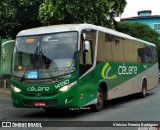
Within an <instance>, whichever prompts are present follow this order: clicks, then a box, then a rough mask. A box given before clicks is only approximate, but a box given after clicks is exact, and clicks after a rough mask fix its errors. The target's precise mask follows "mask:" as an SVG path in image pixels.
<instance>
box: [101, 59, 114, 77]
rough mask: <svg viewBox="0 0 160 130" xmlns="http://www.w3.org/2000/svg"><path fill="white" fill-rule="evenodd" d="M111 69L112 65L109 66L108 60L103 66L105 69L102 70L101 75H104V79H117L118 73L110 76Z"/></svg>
mask: <svg viewBox="0 0 160 130" xmlns="http://www.w3.org/2000/svg"><path fill="white" fill-rule="evenodd" d="M110 70H111V66H109V63H108V62H107V63H106V64H105V65H104V67H103V69H102V71H101V75H102V77H103V78H104V79H115V78H117V75H116V74H114V75H112V76H108V74H109V72H110Z"/></svg>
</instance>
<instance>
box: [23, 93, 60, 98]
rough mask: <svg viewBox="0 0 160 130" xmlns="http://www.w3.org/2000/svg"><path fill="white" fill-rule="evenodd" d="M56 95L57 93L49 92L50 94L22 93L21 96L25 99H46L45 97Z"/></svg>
mask: <svg viewBox="0 0 160 130" xmlns="http://www.w3.org/2000/svg"><path fill="white" fill-rule="evenodd" d="M57 93H58V92H50V93H26V92H22V94H23V95H25V96H27V97H47V96H54V95H56V94H57Z"/></svg>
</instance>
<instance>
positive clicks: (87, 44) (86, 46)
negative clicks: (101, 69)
mask: <svg viewBox="0 0 160 130" xmlns="http://www.w3.org/2000/svg"><path fill="white" fill-rule="evenodd" d="M90 50H91V42H90V41H88V40H85V41H84V42H83V52H89V51H90Z"/></svg>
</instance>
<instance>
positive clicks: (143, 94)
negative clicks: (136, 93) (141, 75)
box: [140, 80, 147, 98]
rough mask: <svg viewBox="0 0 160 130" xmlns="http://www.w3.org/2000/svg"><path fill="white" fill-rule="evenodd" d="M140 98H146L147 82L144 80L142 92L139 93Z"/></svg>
mask: <svg viewBox="0 0 160 130" xmlns="http://www.w3.org/2000/svg"><path fill="white" fill-rule="evenodd" d="M140 96H141V97H142V98H145V97H146V96H147V82H146V81H145V80H143V83H142V92H141V93H140Z"/></svg>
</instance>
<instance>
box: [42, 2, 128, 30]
mask: <svg viewBox="0 0 160 130" xmlns="http://www.w3.org/2000/svg"><path fill="white" fill-rule="evenodd" d="M125 6H126V0H121V2H120V0H116V1H115V0H94V1H93V0H90V1H88V0H66V1H64V0H56V1H53V0H44V2H43V3H42V4H41V6H40V8H39V20H40V22H42V23H43V24H44V25H50V24H57V23H58V24H61V23H84V22H86V23H92V24H95V25H101V26H107V27H110V28H114V25H113V21H114V17H117V16H119V15H120V14H121V13H122V12H123V10H124V8H125Z"/></svg>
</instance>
